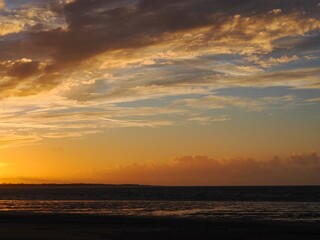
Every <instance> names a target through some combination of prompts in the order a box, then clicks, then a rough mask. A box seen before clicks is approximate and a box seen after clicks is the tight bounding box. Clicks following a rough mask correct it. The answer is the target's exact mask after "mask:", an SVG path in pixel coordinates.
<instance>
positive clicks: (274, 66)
mask: <svg viewBox="0 0 320 240" xmlns="http://www.w3.org/2000/svg"><path fill="white" fill-rule="evenodd" d="M318 153H320V0H261V1H256V0H229V1H225V0H0V183H1V182H3V183H4V182H6V183H48V182H56V183H70V182H84V183H136V184H160V185H292V184H298V185H301V184H302V185H305V184H320V157H319V155H318Z"/></svg>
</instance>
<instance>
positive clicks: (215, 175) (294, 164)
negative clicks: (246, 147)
mask: <svg viewBox="0 0 320 240" xmlns="http://www.w3.org/2000/svg"><path fill="white" fill-rule="evenodd" d="M319 173H320V158H319V156H318V155H317V154H316V153H310V154H306V155H302V154H293V155H291V156H289V157H288V158H280V157H278V156H275V157H273V158H272V159H271V160H267V161H263V160H255V159H251V158H232V159H221V160H217V159H213V158H209V157H207V156H184V157H180V158H176V159H175V160H174V161H172V162H169V163H163V164H157V163H146V164H131V165H124V166H118V167H114V168H108V169H106V170H103V171H100V172H99V171H98V172H94V174H95V176H99V180H100V181H101V182H108V183H124V182H132V183H141V184H155V185H307V184H312V185H319V184H320V174H319Z"/></svg>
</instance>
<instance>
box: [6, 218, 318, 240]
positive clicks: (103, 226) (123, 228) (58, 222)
mask: <svg viewBox="0 0 320 240" xmlns="http://www.w3.org/2000/svg"><path fill="white" fill-rule="evenodd" d="M0 238H1V239H3V240H18V239H19V240H20V239H21V240H44V239H48V240H53V239H55V240H62V239H63V240H76V239H77V240H84V239H86V240H98V239H111V240H113V239H114V240H117V239H126V240H136V239H150V240H151V239H154V240H158V239H164V240H171V239H172V240H173V239H174V240H180V239H183V240H185V239H197V240H198V239H215V240H217V239H218V240H219V239H238V240H240V239H243V240H249V239H257V240H266V239H272V240H274V239H276V240H277V239H279V240H280V239H281V240H283V239H290V240H295V239H301V240H308V239H312V240H313V239H317V240H318V239H320V226H319V223H305V222H294V223H289V222H274V221H270V222H267V221H261V222H260V221H244V220H243V221H217V220H197V219H177V218H161V217H159V218H155V217H153V218H148V217H101V216H82V215H45V214H41V215H40V214H37V215H30V214H26V215H23V214H0Z"/></svg>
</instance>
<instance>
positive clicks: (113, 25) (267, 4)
mask: <svg viewBox="0 0 320 240" xmlns="http://www.w3.org/2000/svg"><path fill="white" fill-rule="evenodd" d="M32 3H34V4H35V5H37V6H38V8H39V6H42V5H43V7H46V10H48V9H49V10H50V11H52V13H55V14H56V15H57V17H58V18H59V19H64V20H65V25H63V24H62V25H61V26H60V27H58V25H59V24H58V25H57V26H56V25H55V24H53V25H52V26H51V28H48V26H47V25H43V21H39V22H38V23H37V24H36V25H34V26H29V25H28V24H26V25H25V26H27V27H24V28H23V30H22V31H20V32H18V33H17V32H12V33H10V34H9V35H4V36H3V37H1V42H0V51H1V56H0V62H1V61H17V60H19V59H22V58H28V59H32V60H33V62H31V63H24V64H17V65H14V66H11V67H10V68H7V69H6V74H7V76H8V77H13V78H14V79H13V80H12V81H16V79H24V78H28V77H31V76H34V77H35V78H38V79H36V80H35V81H36V82H37V84H38V86H40V85H41V84H44V85H46V86H44V87H43V88H44V89H47V87H48V86H55V85H56V83H57V80H55V78H56V77H57V76H59V74H56V73H61V72H63V71H64V72H67V71H68V69H69V68H75V66H78V64H79V63H81V62H82V61H84V60H87V59H89V58H91V57H93V56H96V55H99V54H102V53H107V52H108V51H111V50H122V49H135V48H142V47H146V46H150V45H153V44H161V43H162V42H163V41H166V37H167V35H169V34H172V33H179V32H188V31H192V30H193V29H200V28H203V27H208V28H210V29H211V30H210V33H207V35H206V36H205V37H204V38H203V39H201V41H202V43H201V44H205V42H207V40H206V38H208V41H209V40H220V39H239V40H243V41H247V42H250V40H252V39H253V38H254V37H256V36H257V33H259V32H260V30H261V29H262V30H263V26H260V25H264V24H269V23H270V24H273V20H274V18H276V17H277V16H275V15H272V14H270V12H272V11H274V10H279V11H280V12H281V13H282V14H292V13H296V14H297V16H298V17H297V19H298V18H300V19H303V18H306V19H308V18H310V17H315V16H316V12H318V10H319V8H318V7H316V6H317V5H318V1H316V0H310V1H303V0H282V1H278V0H273V1H268V0H263V1H255V0H241V1H239V0H229V1H223V0H75V1H72V2H70V3H68V4H61V2H60V1H47V2H45V4H44V3H43V2H42V1H41V2H37V1H28V5H26V6H28V7H30V9H23V10H25V11H28V10H30V14H31V15H32V14H33V15H36V13H35V12H32ZM40 3H41V4H40ZM17 4H18V3H17V2H15V5H17ZM23 6H24V5H23V4H22V5H21V6H19V9H20V10H21V9H22V8H23ZM26 6H25V7H26ZM280 9H281V10H280ZM24 14H26V12H24ZM30 14H29V15H30ZM26 15H28V14H26ZM33 15H32V16H33ZM235 16H241V18H242V19H240V21H239V23H238V26H237V27H236V28H235V29H232V30H230V31H229V30H227V31H226V30H225V29H222V28H223V26H224V24H226V23H228V24H230V23H234V21H235V19H236V18H235ZM244 17H248V18H251V22H250V24H254V23H255V22H257V21H259V19H265V21H262V22H260V23H259V24H260V25H259V26H257V25H256V26H254V27H253V28H251V32H250V31H249V33H247V32H246V31H245V30H247V28H248V26H247V25H246V21H245V20H243V18H244ZM34 19H36V18H34ZM39 19H46V17H44V16H42V17H41V18H40V17H39ZM55 21H56V22H59V23H61V21H60V20H59V21H58V20H55ZM46 24H48V23H47V22H46ZM306 25H307V26H306ZM309 25H312V23H308V22H307V23H306V24H304V25H303V26H302V25H299V26H298V27H301V28H304V29H307V30H301V31H302V32H303V33H304V32H308V29H309V28H310V29H315V27H314V26H313V27H309V28H308V26H309ZM18 26H20V25H19V24H18ZM0 30H1V29H0ZM5 30H6V31H8V30H7V28H6V29H5ZM283 30H284V31H285V30H286V29H283ZM277 31H278V32H275V33H274V34H273V33H272V34H271V35H272V36H273V35H277V34H278V33H279V31H281V30H277ZM267 33H268V34H269V35H270V33H269V32H267ZM290 34H293V33H292V32H288V33H287V35H290ZM284 35H286V34H284ZM233 42H236V41H234V40H233V41H232V42H231V43H230V41H229V43H226V44H225V45H227V44H233ZM193 47H194V48H197V45H194V46H193ZM39 62H45V63H46V66H47V67H46V68H45V71H42V72H40V70H39V66H38V65H37V64H39ZM40 73H41V74H40ZM40 75H41V76H40ZM0 77H1V76H0ZM52 81H54V82H55V84H52ZM186 81H187V82H188V80H183V81H182V82H186ZM9 85H10V84H9ZM12 86H15V84H13V85H12ZM40 89H41V87H40Z"/></svg>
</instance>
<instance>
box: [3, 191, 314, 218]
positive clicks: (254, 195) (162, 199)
mask: <svg viewBox="0 0 320 240" xmlns="http://www.w3.org/2000/svg"><path fill="white" fill-rule="evenodd" d="M0 213H5V214H10V213H12V214H17V213H23V214H29V213H30V214H39V213H41V214H81V215H104V216H150V217H177V218H207V219H217V220H255V221H256V220H263V221H265V220H271V221H302V222H319V223H320V186H297V187H296V186H290V187H287V186H281V187H159V186H138V185H120V186H113V185H2V186H0Z"/></svg>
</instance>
